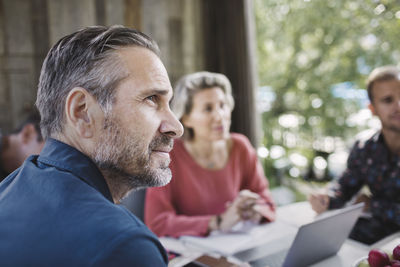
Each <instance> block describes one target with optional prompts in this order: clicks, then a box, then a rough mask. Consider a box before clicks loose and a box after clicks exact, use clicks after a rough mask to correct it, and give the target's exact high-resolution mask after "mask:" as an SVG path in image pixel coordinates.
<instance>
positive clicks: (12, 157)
mask: <svg viewBox="0 0 400 267" xmlns="http://www.w3.org/2000/svg"><path fill="white" fill-rule="evenodd" d="M39 124H40V115H39V113H38V112H37V111H31V112H29V114H28V115H27V116H26V118H25V119H24V121H23V122H22V123H21V124H20V126H19V127H18V128H17V129H16V130H14V131H13V132H12V133H11V134H9V135H4V136H2V137H1V146H0V171H1V174H0V181H2V180H3V179H4V178H5V177H6V176H7V175H9V174H10V173H11V172H13V171H14V170H15V169H17V168H18V167H19V166H21V164H22V163H23V162H24V160H25V159H26V158H27V157H29V156H30V155H35V154H39V153H40V151H41V150H42V148H43V145H44V141H43V137H42V134H41V132H40V126H39Z"/></svg>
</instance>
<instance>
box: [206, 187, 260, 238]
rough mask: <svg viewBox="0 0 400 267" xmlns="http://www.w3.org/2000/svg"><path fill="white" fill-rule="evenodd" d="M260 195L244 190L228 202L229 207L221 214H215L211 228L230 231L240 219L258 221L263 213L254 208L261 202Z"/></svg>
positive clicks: (211, 221)
mask: <svg viewBox="0 0 400 267" xmlns="http://www.w3.org/2000/svg"><path fill="white" fill-rule="evenodd" d="M259 200H260V196H259V195H258V194H256V193H253V192H251V191H249V190H242V191H240V192H239V195H238V196H237V197H236V198H235V200H234V201H233V202H231V203H229V204H227V209H226V210H225V212H223V213H222V214H220V215H217V216H214V217H213V218H212V219H211V220H210V224H209V229H210V230H211V231H212V230H217V229H218V230H221V231H225V232H226V231H229V230H231V229H232V227H233V226H234V225H235V224H237V223H238V222H240V221H247V220H251V221H254V222H255V223H258V222H259V221H260V220H261V218H262V215H260V214H259V212H258V211H257V210H256V209H254V207H255V206H256V204H257V203H259Z"/></svg>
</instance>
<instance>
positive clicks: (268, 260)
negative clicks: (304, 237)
mask: <svg viewBox="0 0 400 267" xmlns="http://www.w3.org/2000/svg"><path fill="white" fill-rule="evenodd" d="M286 254H287V250H282V251H278V252H277V253H274V254H271V255H268V256H266V257H263V258H260V259H257V260H255V261H252V262H250V265H251V266H254V267H282V265H283V262H284V261H285V257H286Z"/></svg>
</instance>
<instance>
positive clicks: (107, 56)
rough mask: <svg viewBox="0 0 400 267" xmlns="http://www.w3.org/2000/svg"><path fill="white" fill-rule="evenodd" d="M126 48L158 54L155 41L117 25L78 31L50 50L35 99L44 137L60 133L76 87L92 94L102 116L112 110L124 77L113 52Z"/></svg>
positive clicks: (123, 69)
mask: <svg viewBox="0 0 400 267" xmlns="http://www.w3.org/2000/svg"><path fill="white" fill-rule="evenodd" d="M129 46H137V47H143V48H146V49H149V50H150V51H153V52H154V53H155V54H156V55H157V56H158V55H159V48H158V46H157V44H156V42H155V41H154V40H152V39H151V38H150V37H148V36H147V35H145V34H143V33H141V32H139V31H137V30H134V29H130V28H126V27H123V26H119V25H114V26H111V27H105V26H92V27H87V28H84V29H81V30H79V31H77V32H75V33H72V34H70V35H67V36H65V37H63V38H61V39H60V40H59V41H58V42H57V43H56V44H55V45H54V46H53V47H52V48H51V49H50V51H49V53H48V54H47V56H46V58H45V60H44V62H43V66H42V70H41V73H40V78H39V86H38V93H37V99H36V106H37V107H38V109H39V112H40V115H41V123H40V126H41V130H42V135H43V137H44V138H46V137H49V136H52V135H53V134H56V133H60V132H62V131H63V123H64V120H65V118H64V106H65V100H66V97H67V95H68V93H69V92H70V91H71V90H72V89H73V88H75V87H82V88H85V89H86V90H87V91H88V92H89V93H90V94H92V95H93V96H94V97H95V98H96V100H97V101H98V102H99V105H100V107H101V108H102V110H103V111H104V112H105V113H107V112H109V111H111V108H112V104H113V101H114V93H115V92H114V91H115V90H114V89H115V88H116V87H117V85H118V83H119V82H120V81H121V80H123V79H124V78H125V77H126V76H127V70H126V69H125V68H124V67H123V66H122V64H121V62H120V60H119V59H118V57H117V56H116V51H117V50H118V49H120V48H123V47H129Z"/></svg>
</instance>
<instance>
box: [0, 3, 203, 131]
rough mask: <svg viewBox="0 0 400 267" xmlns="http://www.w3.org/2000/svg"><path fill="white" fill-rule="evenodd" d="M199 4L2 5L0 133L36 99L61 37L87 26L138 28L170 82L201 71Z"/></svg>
mask: <svg viewBox="0 0 400 267" xmlns="http://www.w3.org/2000/svg"><path fill="white" fill-rule="evenodd" d="M200 2H201V0H190V1H186V0H1V1H0V66H1V68H0V128H1V129H2V131H3V132H7V131H9V130H11V129H12V128H14V127H15V126H16V125H17V124H18V123H19V121H20V120H21V118H22V117H23V115H24V112H25V110H26V109H28V108H30V107H31V106H33V104H34V102H35V99H36V91H37V83H38V78H39V73H40V68H41V64H42V62H43V59H44V57H45V55H46V53H47V51H48V50H49V48H50V47H51V45H53V44H54V43H55V42H56V41H57V40H58V39H59V38H60V37H62V36H64V35H66V34H69V33H72V32H74V31H76V30H78V29H80V28H82V27H85V26H90V25H113V24H122V25H127V26H130V27H134V28H137V29H139V30H142V31H143V32H145V33H147V34H149V35H150V36H151V37H153V38H154V39H155V40H156V41H157V42H158V44H159V46H160V49H161V53H162V60H163V61H164V64H165V65H166V67H167V69H168V71H169V74H170V77H171V81H172V82H174V81H175V80H176V79H177V78H179V77H180V76H181V75H183V74H185V73H188V72H192V71H195V70H201V69H203V59H202V58H203V56H202V46H201V41H200V40H199V38H200V36H199V35H198V34H196V32H198V28H199V27H201V21H200V14H199V12H198V10H199V5H200Z"/></svg>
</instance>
